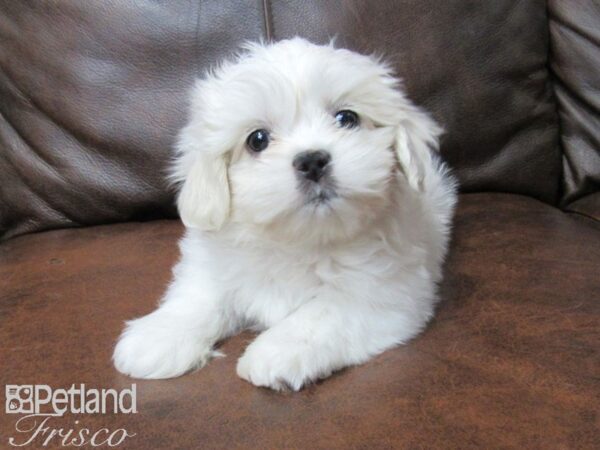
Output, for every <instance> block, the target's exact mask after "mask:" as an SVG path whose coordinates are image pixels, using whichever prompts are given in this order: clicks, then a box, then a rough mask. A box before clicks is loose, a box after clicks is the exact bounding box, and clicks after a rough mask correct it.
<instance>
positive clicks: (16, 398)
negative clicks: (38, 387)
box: [6, 384, 33, 414]
mask: <svg viewBox="0 0 600 450" xmlns="http://www.w3.org/2000/svg"><path fill="white" fill-rule="evenodd" d="M6 413H7V414H31V413H33V386H31V385H18V384H7V385H6Z"/></svg>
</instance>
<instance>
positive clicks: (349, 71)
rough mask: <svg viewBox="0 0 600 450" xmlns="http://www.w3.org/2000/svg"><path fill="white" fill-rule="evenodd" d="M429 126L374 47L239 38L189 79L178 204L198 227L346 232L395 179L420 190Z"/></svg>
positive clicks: (311, 235)
mask: <svg viewBox="0 0 600 450" xmlns="http://www.w3.org/2000/svg"><path fill="white" fill-rule="evenodd" d="M439 133H440V128H439V127H438V126H437V125H436V124H435V123H434V122H433V121H432V120H431V119H430V118H429V117H428V116H427V115H426V114H425V113H424V112H422V111H421V110H419V109H418V108H417V107H415V106H414V105H413V104H411V103H410V102H409V101H408V100H407V99H406V97H405V96H404V94H403V92H402V91H401V88H400V85H399V82H398V80H397V79H396V78H395V77H394V75H393V74H392V72H391V71H390V69H389V68H388V67H387V66H386V65H385V64H382V63H381V62H379V61H378V60H377V59H375V58H373V57H369V56H364V55H359V54H356V53H353V52H350V51H348V50H342V49H335V48H334V47H332V46H317V45H314V44H311V43H309V42H307V41H305V40H302V39H299V38H296V39H292V40H286V41H281V42H279V43H276V44H269V45H261V44H250V45H247V46H246V47H245V51H244V53H242V54H241V55H240V56H238V57H237V59H236V60H235V61H233V62H225V63H223V64H222V65H221V66H219V67H218V68H216V69H214V71H212V72H211V73H209V74H208V75H207V76H206V77H205V78H204V79H202V80H198V82H197V84H196V86H195V89H194V92H193V97H192V102H191V117H190V120H189V123H188V125H187V126H186V127H185V128H184V129H183V130H182V132H181V134H180V136H179V141H178V144H177V151H178V152H177V158H176V163H175V167H174V171H173V174H174V178H175V180H177V181H179V182H181V183H182V185H181V189H180V193H179V197H178V207H179V212H180V214H181V217H182V220H183V222H184V223H185V225H186V226H188V227H193V228H200V229H204V230H219V229H221V228H222V227H223V226H225V225H226V224H228V223H235V224H238V225H242V226H245V227H248V228H249V229H252V230H260V231H264V232H268V233H271V234H272V235H274V236H275V235H278V236H283V237H285V238H287V239H295V240H305V239H306V240H308V239H312V240H315V239H316V240H318V241H319V242H323V241H327V240H335V239H343V238H350V237H352V236H354V235H356V234H357V233H359V232H360V231H361V230H362V229H364V228H365V227H367V226H369V224H370V223H372V222H373V221H374V220H376V219H377V218H378V217H379V216H380V215H381V214H384V213H385V210H386V207H387V206H388V205H389V204H390V201H391V198H392V191H393V190H394V189H397V186H398V183H394V180H395V179H396V177H401V178H402V179H403V180H404V181H405V183H404V184H403V185H404V186H407V187H408V188H410V189H415V190H419V189H420V183H421V178H422V176H423V171H422V168H421V167H419V163H418V162H419V161H420V160H421V161H422V157H428V156H426V155H428V152H429V149H430V148H437V138H438V135H439ZM417 154H418V155H419V156H420V157H418V158H415V157H414V156H415V155H417Z"/></svg>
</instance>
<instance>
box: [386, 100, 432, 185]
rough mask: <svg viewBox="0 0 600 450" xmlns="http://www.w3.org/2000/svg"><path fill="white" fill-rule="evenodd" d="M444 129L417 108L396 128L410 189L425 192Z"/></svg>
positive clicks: (401, 163)
mask: <svg viewBox="0 0 600 450" xmlns="http://www.w3.org/2000/svg"><path fill="white" fill-rule="evenodd" d="M442 131H443V130H442V128H441V127H440V126H439V125H438V124H437V123H436V122H435V121H434V120H433V119H432V118H431V117H429V115H428V114H427V113H425V112H423V111H421V110H420V109H419V108H417V107H415V106H412V105H411V106H410V107H409V109H408V111H406V112H405V113H404V114H402V117H401V118H400V119H399V123H398V126H397V128H396V155H397V157H398V163H399V165H400V171H401V172H402V173H403V174H404V176H405V177H406V180H407V181H408V184H409V186H410V187H411V188H412V189H415V190H417V191H422V190H423V188H424V183H425V181H426V178H427V174H428V172H429V170H430V168H431V167H432V164H433V162H432V154H431V152H432V151H435V152H437V151H438V150H439V136H440V135H441V134H442Z"/></svg>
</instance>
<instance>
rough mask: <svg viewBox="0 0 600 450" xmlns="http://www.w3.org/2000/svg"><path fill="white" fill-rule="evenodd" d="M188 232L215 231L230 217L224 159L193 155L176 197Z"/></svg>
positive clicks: (225, 162) (217, 156) (216, 156)
mask: <svg viewBox="0 0 600 450" xmlns="http://www.w3.org/2000/svg"><path fill="white" fill-rule="evenodd" d="M177 208H178V209H179V215H180V216H181V220H182V221H183V223H184V224H185V226H186V227H188V228H200V229H202V230H207V231H209V230H218V229H220V228H221V227H222V226H223V224H224V223H225V221H226V220H227V218H228V217H229V208H230V194H229V181H228V178H227V161H226V157H225V155H206V154H199V155H195V158H194V161H193V162H192V163H191V166H190V167H189V168H188V172H187V175H186V176H185V179H184V181H183V185H182V186H181V190H180V191H179V196H178V197H177Z"/></svg>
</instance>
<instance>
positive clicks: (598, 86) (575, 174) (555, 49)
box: [548, 0, 600, 220]
mask: <svg viewBox="0 0 600 450" xmlns="http://www.w3.org/2000/svg"><path fill="white" fill-rule="evenodd" d="M548 9H549V13H550V39H551V50H552V51H551V55H550V56H551V57H550V62H551V68H552V72H553V75H554V77H555V80H556V82H555V83H554V86H555V89H556V98H557V101H558V110H559V117H560V128H561V141H562V145H563V149H564V157H563V167H564V180H563V185H562V187H563V197H562V199H561V204H562V206H563V207H565V208H567V209H569V210H573V211H576V212H580V213H582V214H587V215H589V216H592V217H595V218H596V219H598V220H600V192H598V191H600V3H599V2H598V1H596V0H579V1H577V2H565V1H563V0H550V1H549V2H548Z"/></svg>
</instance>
